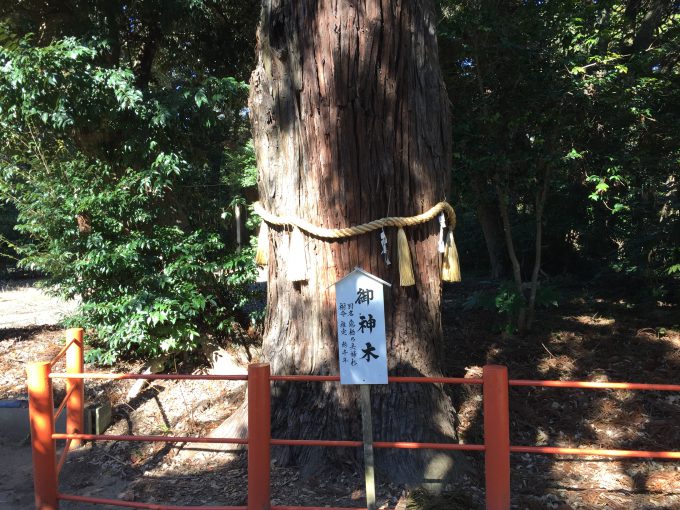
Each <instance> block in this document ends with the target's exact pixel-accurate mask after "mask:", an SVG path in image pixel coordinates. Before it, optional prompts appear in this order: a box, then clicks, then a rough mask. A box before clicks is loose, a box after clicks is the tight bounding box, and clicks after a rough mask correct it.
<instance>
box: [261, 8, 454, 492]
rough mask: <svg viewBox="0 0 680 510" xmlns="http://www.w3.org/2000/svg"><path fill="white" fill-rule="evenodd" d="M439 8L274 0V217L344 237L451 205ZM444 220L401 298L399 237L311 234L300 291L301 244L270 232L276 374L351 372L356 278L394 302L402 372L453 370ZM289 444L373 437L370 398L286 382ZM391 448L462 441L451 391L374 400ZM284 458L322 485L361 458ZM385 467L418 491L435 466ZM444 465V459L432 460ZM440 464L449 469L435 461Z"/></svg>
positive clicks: (270, 351)
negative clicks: (343, 294)
mask: <svg viewBox="0 0 680 510" xmlns="http://www.w3.org/2000/svg"><path fill="white" fill-rule="evenodd" d="M435 22H436V19H435V15H434V7H433V5H432V2H430V1H423V0H409V1H394V0H383V1H382V2H381V1H378V0H371V1H368V2H363V1H359V2H350V1H349V0H338V1H335V2H330V1H319V2H305V1H299V0H278V1H276V0H264V2H263V10H262V18H261V21H260V26H259V30H258V47H257V56H258V64H257V67H256V69H255V71H254V72H253V75H252V78H251V96H250V114H251V119H252V126H253V138H254V141H255V148H256V154H257V163H258V168H259V193H260V201H261V202H262V204H263V206H264V207H265V208H266V209H267V210H269V211H271V212H272V213H275V214H278V215H293V216H298V217H301V218H304V219H305V220H308V221H310V222H312V223H315V224H317V225H319V226H323V227H330V228H341V227H349V226H352V225H358V224H361V223H365V222H368V221H371V220H374V219H377V218H381V217H384V216H388V215H391V216H411V215H415V214H419V213H421V212H423V211H425V210H427V209H429V208H430V207H432V206H433V205H434V204H436V203H437V202H438V201H440V200H443V199H445V198H446V196H447V190H448V184H449V176H448V172H449V171H450V162H451V150H450V144H451V140H450V138H451V133H450V121H449V107H448V104H449V103H448V99H447V95H446V90H445V88H444V85H443V81H442V78H441V75H440V70H439V67H438V57H437V41H436V35H435ZM438 228H439V226H438V222H436V221H432V222H429V223H427V224H425V225H422V226H420V227H417V228H408V229H407V236H408V237H409V241H410V247H411V253H412V256H413V262H414V272H415V277H416V285H415V286H413V287H408V288H402V287H400V286H399V276H398V268H397V266H398V264H397V263H396V259H397V257H396V231H395V230H394V229H389V230H388V231H386V233H387V236H388V239H389V247H390V251H391V253H390V258H391V260H393V261H394V263H393V264H392V265H391V266H389V267H386V265H385V264H384V261H383V258H382V257H381V256H380V243H379V236H378V233H377V232H376V233H373V234H367V235H362V236H359V237H353V238H350V239H348V240H343V241H338V242H328V241H325V240H322V239H316V238H312V237H306V238H305V241H306V258H307V273H308V276H309V278H308V280H307V281H306V282H302V283H291V282H290V281H288V279H287V277H286V268H287V264H288V262H289V254H288V249H287V245H288V237H289V236H288V233H287V232H286V231H285V230H281V229H272V230H270V252H269V286H268V308H267V317H266V322H265V334H264V355H265V359H266V361H268V362H270V363H271V368H272V373H273V374H337V373H339V369H338V353H337V339H336V338H337V337H336V334H337V333H336V321H335V294H334V288H333V287H332V285H333V283H335V282H336V281H337V280H338V279H340V278H341V277H343V276H344V275H346V274H347V273H348V272H350V271H351V270H352V269H353V268H354V267H355V266H360V267H362V268H363V269H365V270H367V271H369V272H371V273H373V274H376V275H377V276H379V277H381V278H383V279H385V280H387V281H389V282H391V283H392V284H393V287H392V288H391V289H389V290H387V291H386V307H385V308H386V310H385V311H386V321H387V325H386V326H387V335H388V340H387V341H388V357H389V361H388V362H389V372H390V374H391V375H404V374H409V375H423V376H432V375H438V374H439V373H440V367H439V361H440V360H441V359H442V356H441V354H442V331H441V317H440V277H439V272H440V255H439V254H438V253H437V234H438ZM274 391H275V393H274V399H273V401H272V405H273V409H272V419H273V430H274V434H275V435H276V436H277V437H288V438H332V439H358V438H360V437H361V432H360V420H359V419H358V417H357V412H358V411H357V409H358V404H357V402H356V396H357V391H356V388H353V387H340V386H339V385H336V384H327V385H319V384H314V385H309V386H307V385H301V384H294V383H287V384H281V385H277V386H275V390H274ZM372 391H373V393H372V395H373V410H374V432H375V438H376V440H396V439H401V440H423V441H426V440H441V439H446V440H451V438H453V437H454V429H453V418H454V415H453V409H452V406H451V402H450V400H449V399H448V397H447V396H446V395H445V393H444V392H443V391H442V389H441V388H439V387H435V386H431V385H415V384H412V385H399V386H396V385H390V387H389V388H387V387H374V388H373V390H372ZM273 453H274V455H275V456H277V457H278V460H279V462H282V463H294V464H299V465H302V466H304V467H305V468H306V470H307V472H308V473H313V472H315V471H316V470H318V469H320V468H323V467H325V466H327V465H328V463H329V460H330V459H335V460H336V461H337V460H338V456H340V457H342V458H343V459H345V460H350V461H353V460H354V459H355V458H356V457H355V455H356V453H358V452H355V451H352V452H342V451H338V450H334V449H330V448H323V449H322V448H307V449H284V448H277V449H275V450H274V452H273ZM378 453H379V454H382V455H381V456H379V457H378V459H377V469H378V470H379V471H381V470H382V471H383V472H384V471H389V473H390V475H391V477H392V480H406V479H409V478H411V477H412V476H413V475H414V474H415V473H418V472H419V471H422V469H421V468H423V467H425V468H427V467H428V466H429V468H430V469H433V464H432V463H431V462H430V461H427V465H424V464H423V461H424V459H426V458H427V457H426V455H425V454H420V455H419V454H414V453H413V451H409V452H408V453H405V452H398V451H385V450H383V451H379V452H378ZM430 460H431V459H430ZM435 464H436V463H435Z"/></svg>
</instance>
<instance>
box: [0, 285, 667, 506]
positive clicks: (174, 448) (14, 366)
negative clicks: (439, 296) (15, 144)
mask: <svg viewBox="0 0 680 510" xmlns="http://www.w3.org/2000/svg"><path fill="white" fill-rule="evenodd" d="M478 288H479V284H475V285H472V284H465V285H463V286H451V288H449V289H447V291H446V293H445V296H444V309H443V314H444V323H445V335H446V338H447V339H448V340H447V342H448V343H447V347H448V350H447V352H448V358H447V373H446V375H450V376H462V375H464V376H466V377H477V376H479V375H480V374H481V367H482V366H483V365H484V364H486V363H499V364H504V365H507V366H508V367H509V372H510V377H511V378H522V379H578V380H603V381H605V380H609V381H634V382H658V383H668V382H677V380H678V377H677V374H678V373H680V372H679V371H678V370H679V369H680V333H679V328H678V326H677V323H678V322H680V318H679V316H678V310H677V309H674V308H670V307H664V306H658V307H654V308H652V309H647V310H640V309H638V308H637V307H632V306H631V305H628V304H626V303H625V302H623V301H621V300H620V299H619V298H611V297H598V296H589V295H588V294H587V293H586V292H582V291H580V290H579V291H578V292H576V291H574V292H572V294H573V295H572V296H571V297H570V298H569V299H567V300H566V302H565V303H563V304H562V305H561V306H560V307H559V308H554V309H550V310H544V311H542V312H541V313H540V314H539V319H540V322H539V323H538V324H537V326H536V332H535V333H533V334H531V335H529V336H527V337H524V338H520V337H515V336H510V335H503V334H501V333H500V330H501V328H502V326H503V321H502V318H500V317H499V316H498V315H497V314H495V313H491V312H485V311H479V310H475V311H464V310H463V303H464V301H465V300H466V298H467V297H468V296H469V295H470V294H471V293H472V292H473V291H474V290H476V289H478ZM60 339H61V334H60V331H59V330H58V329H55V328H53V327H48V328H28V329H14V330H0V399H5V398H23V397H25V389H24V384H23V377H24V376H23V370H24V369H23V366H24V364H25V363H26V361H29V360H34V359H49V357H50V356H52V355H53V354H55V353H56V352H58V350H59V344H60ZM59 368H60V367H59V366H57V370H59ZM88 369H89V370H93V369H94V367H88ZM142 369H143V366H142V365H141V364H121V365H119V366H116V367H114V371H119V372H125V371H133V372H134V371H141V370H142ZM177 369H178V370H179V371H185V372H186V371H187V367H182V366H179V367H177ZM171 371H172V370H171ZM131 385H132V382H129V381H125V382H115V383H112V382H96V381H89V382H88V383H87V385H86V387H87V397H88V400H89V401H91V402H96V401H101V400H103V399H108V400H110V401H111V402H112V404H113V407H114V418H115V422H114V424H113V426H112V427H111V428H110V429H109V430H108V431H107V433H114V434H116V433H126V434H127V433H134V434H168V435H205V434H207V433H209V431H210V430H211V429H213V428H214V427H215V426H216V425H217V424H218V423H220V422H221V421H222V420H223V419H224V418H225V417H227V416H229V415H230V414H231V413H232V412H233V411H234V410H235V409H236V408H237V407H238V406H239V405H240V403H241V401H242V399H243V396H244V387H243V385H242V384H239V383H224V384H215V383H204V382H191V383H187V382H182V383H174V382H170V381H159V382H157V383H154V384H152V385H150V386H148V387H147V388H146V389H144V390H143V392H142V393H141V394H140V395H139V396H138V397H136V398H135V399H132V400H128V399H127V392H128V389H129V388H130V386H131ZM450 391H451V395H452V397H453V399H454V401H455V403H456V406H457V408H458V409H459V415H460V422H459V424H458V430H459V433H460V437H461V440H462V441H464V442H466V443H481V442H482V441H483V433H482V416H481V391H480V388H479V387H477V386H464V387H451V389H450ZM55 393H56V394H57V395H56V396H57V397H58V396H59V394H60V393H61V394H63V390H61V388H60V387H59V386H57V387H56V392H55ZM510 399H511V442H512V444H517V445H534V444H539V445H554V446H583V447H593V448H619V449H640V450H676V451H677V450H680V425H679V424H680V395H676V394H674V393H662V392H628V391H601V390H599V391H595V390H564V389H562V390H558V389H538V388H513V389H512V390H511V396H510ZM0 441H2V437H1V434H0ZM0 445H1V446H2V450H3V453H2V457H3V463H2V464H3V465H2V467H1V468H0V469H2V470H3V473H2V476H0V480H2V481H0V508H2V509H5V508H7V509H8V510H9V509H12V510H24V509H26V510H28V509H29V508H32V483H31V480H30V477H28V476H27V475H28V474H29V473H30V450H29V449H28V448H27V447H26V446H25V444H24V445H18V444H8V443H7V442H6V441H5V442H4V443H0ZM181 447H182V445H170V446H164V445H163V444H155V443H154V444H141V443H113V442H112V443H103V442H102V443H98V444H96V445H91V444H88V445H86V446H85V447H83V448H81V449H79V450H77V451H75V452H73V453H71V455H70V457H69V461H68V462H67V464H66V466H65V467H64V470H63V472H62V476H61V490H62V491H63V492H66V493H74V494H83V495H93V496H100V497H114V498H115V497H121V498H124V499H127V500H134V501H151V502H164V503H170V504H187V505H191V504H195V505H199V504H229V505H241V504H245V498H246V487H247V486H246V482H247V469H246V464H245V460H244V457H243V453H242V452H240V451H233V452H231V453H229V452H228V453H224V454H221V455H220V456H219V457H215V456H202V455H195V454H187V453H184V454H181V455H178V452H179V451H180V450H181ZM466 458H467V459H468V460H469V466H470V469H469V470H468V472H467V473H466V474H465V475H464V476H463V479H462V480H459V481H457V482H456V484H455V485H451V486H449V487H448V489H449V490H448V491H447V492H446V493H445V494H444V495H443V496H441V497H439V498H430V497H427V496H425V495H424V494H423V493H421V492H416V493H414V495H413V497H412V498H411V499H410V500H409V501H408V506H409V507H410V508H442V509H443V508H460V509H468V508H482V507H483V505H482V502H483V498H484V471H483V457H482V455H481V454H466ZM512 469H513V471H512V491H513V508H518V509H531V510H533V509H547V508H555V509H561V510H568V509H610V510H615V509H652V508H655V509H659V508H665V509H680V462H670V461H667V462H666V461H661V462H658V461H638V460H632V459H631V460H616V459H614V460H612V459H601V458H600V459H598V458H594V457H587V458H578V457H567V456H560V457H553V456H540V455H513V457H512ZM378 477H379V475H378ZM379 481H380V480H379ZM382 482H383V483H381V484H380V487H379V498H378V503H379V505H380V506H383V507H385V506H389V507H390V508H393V507H394V506H395V505H397V506H398V507H399V508H405V506H406V504H407V500H406V498H405V497H403V496H404V494H405V493H404V490H405V488H403V487H397V486H392V485H390V484H389V483H384V482H385V481H384V480H382ZM363 497H364V494H363V489H362V480H361V477H360V475H359V474H358V473H345V474H341V475H333V476H328V475H325V474H319V475H318V476H317V477H312V478H307V479H304V480H303V479H301V478H300V476H299V473H298V471H297V470H296V469H293V468H282V467H278V466H273V470H272V499H273V502H274V504H281V505H296V504H299V505H306V506H312V505H319V506H323V505H333V506H355V507H361V506H363V505H364V500H363ZM62 506H63V508H65V509H67V510H68V509H82V508H89V506H88V505H76V504H64V505H62ZM98 508H103V507H98Z"/></svg>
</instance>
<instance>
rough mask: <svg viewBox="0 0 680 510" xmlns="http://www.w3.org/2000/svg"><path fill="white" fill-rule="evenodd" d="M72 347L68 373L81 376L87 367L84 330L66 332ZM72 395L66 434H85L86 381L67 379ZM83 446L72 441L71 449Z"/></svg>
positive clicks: (76, 329)
mask: <svg viewBox="0 0 680 510" xmlns="http://www.w3.org/2000/svg"><path fill="white" fill-rule="evenodd" d="M71 341H72V342H73V343H71V345H70V346H69V348H68V349H67V350H66V372H67V373H69V374H81V373H82V372H83V369H84V367H85V365H84V362H83V329H82V328H73V329H69V330H68V331H67V332H66V343H67V344H68V343H69V342H71ZM71 388H73V392H72V393H71V394H70V396H69V398H68V401H67V402H66V433H67V434H84V433H85V381H84V380H83V379H67V380H66V394H67V395H68V394H69V392H70V391H71ZM81 444H82V441H81V440H80V439H73V440H72V441H71V448H77V447H78V446H80V445H81Z"/></svg>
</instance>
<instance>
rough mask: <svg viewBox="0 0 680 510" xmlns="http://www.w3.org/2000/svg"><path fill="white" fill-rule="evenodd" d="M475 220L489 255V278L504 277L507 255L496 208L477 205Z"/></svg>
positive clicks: (493, 205) (487, 205) (491, 205)
mask: <svg viewBox="0 0 680 510" xmlns="http://www.w3.org/2000/svg"><path fill="white" fill-rule="evenodd" d="M476 212H477V220H478V221H479V224H480V225H481V227H482V233H483V234H484V242H485V244H486V251H487V253H488V254H489V266H490V268H491V278H493V279H494V280H498V279H500V278H502V277H503V276H505V273H506V270H507V262H506V261H507V260H508V257H507V253H506V249H505V240H504V238H503V226H502V224H501V223H500V221H499V218H500V212H499V210H498V206H496V205H495V204H489V203H479V204H478V205H477V208H476Z"/></svg>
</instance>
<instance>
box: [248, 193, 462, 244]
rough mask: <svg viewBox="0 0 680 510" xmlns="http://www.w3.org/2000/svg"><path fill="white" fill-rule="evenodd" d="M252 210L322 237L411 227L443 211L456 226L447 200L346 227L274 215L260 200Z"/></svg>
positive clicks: (273, 221) (272, 222)
mask: <svg viewBox="0 0 680 510" xmlns="http://www.w3.org/2000/svg"><path fill="white" fill-rule="evenodd" d="M253 210H254V211H255V212H256V213H257V214H258V215H259V216H261V217H262V219H263V220H264V221H265V222H266V223H268V224H269V225H276V226H279V227H283V226H294V227H298V228H299V229H300V230H303V231H305V232H307V233H308V234H311V235H313V236H316V237H321V238H322V239H341V238H343V237H352V236H356V235H360V234H367V233H368V232H373V231H374V230H378V229H381V228H383V227H411V226H413V225H419V224H421V223H425V222H428V221H430V220H432V219H434V218H436V217H437V215H438V214H439V213H441V212H443V213H444V214H445V215H446V219H447V223H448V228H450V229H453V228H454V227H455V226H456V213H455V212H454V210H453V207H451V205H450V204H449V203H448V202H439V203H438V204H437V205H435V206H434V207H432V208H431V209H429V210H428V211H425V212H424V213H422V214H418V215H417V216H388V217H387V218H380V219H379V220H373V221H370V222H368V223H364V224H362V225H356V226H354V227H347V228H324V227H317V226H316V225H313V224H311V223H309V222H308V221H306V220H303V219H301V218H297V217H295V216H276V215H275V214H271V213H270V212H268V211H266V210H265V209H264V208H263V207H262V204H260V202H255V203H254V204H253Z"/></svg>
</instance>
